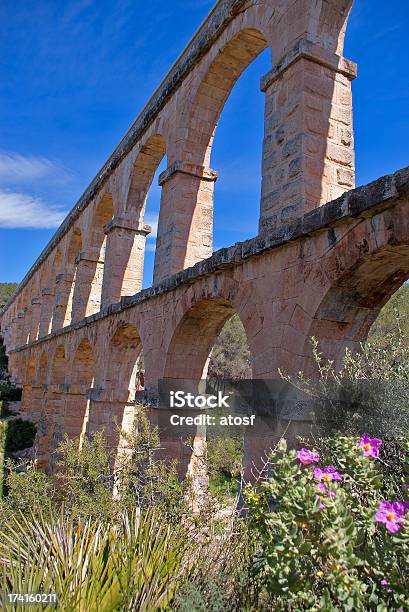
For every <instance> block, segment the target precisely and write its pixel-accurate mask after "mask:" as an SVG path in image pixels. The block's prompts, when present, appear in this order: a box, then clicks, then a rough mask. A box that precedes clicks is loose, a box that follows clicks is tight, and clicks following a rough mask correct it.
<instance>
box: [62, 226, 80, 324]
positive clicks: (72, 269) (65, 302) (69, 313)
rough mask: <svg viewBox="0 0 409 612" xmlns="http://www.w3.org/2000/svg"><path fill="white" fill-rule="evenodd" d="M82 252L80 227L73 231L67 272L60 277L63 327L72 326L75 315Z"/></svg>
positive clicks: (65, 265)
mask: <svg viewBox="0 0 409 612" xmlns="http://www.w3.org/2000/svg"><path fill="white" fill-rule="evenodd" d="M81 250H82V232H81V229H80V228H79V227H75V228H74V229H73V230H72V233H71V237H70V241H69V243H68V248H67V254H66V257H65V260H64V263H63V265H64V268H65V272H64V273H62V274H60V275H59V278H60V282H61V283H62V289H63V290H62V292H61V293H62V304H61V305H62V308H64V306H65V312H64V319H63V325H62V327H66V326H67V325H70V323H71V322H72V321H73V317H74V316H75V313H74V311H73V303H74V292H75V286H76V282H77V270H78V256H79V255H80V253H81Z"/></svg>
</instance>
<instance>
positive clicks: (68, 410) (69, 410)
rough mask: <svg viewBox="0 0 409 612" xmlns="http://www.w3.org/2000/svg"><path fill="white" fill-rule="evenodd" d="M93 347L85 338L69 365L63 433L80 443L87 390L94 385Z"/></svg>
mask: <svg viewBox="0 0 409 612" xmlns="http://www.w3.org/2000/svg"><path fill="white" fill-rule="evenodd" d="M94 377H95V361H94V354H93V347H92V345H91V343H90V341H89V340H88V339H87V338H84V339H83V340H81V342H80V343H79V345H78V347H77V350H76V351H75V355H74V359H73V362H72V366H71V376H70V381H69V382H70V384H69V391H68V393H67V395H66V403H65V411H64V434H66V435H67V436H68V437H69V438H70V439H77V440H78V441H79V444H81V443H82V440H83V439H84V436H85V433H86V431H87V425H88V421H89V411H90V399H89V390H90V389H91V388H92V387H93V386H94Z"/></svg>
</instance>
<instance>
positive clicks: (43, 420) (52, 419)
mask: <svg viewBox="0 0 409 612" xmlns="http://www.w3.org/2000/svg"><path fill="white" fill-rule="evenodd" d="M43 364H44V361H43ZM66 371H67V359H66V352H65V347H64V345H63V344H60V345H58V346H57V347H56V349H55V351H54V353H53V356H52V358H51V359H50V370H49V375H48V385H47V389H46V395H45V397H43V398H42V399H43V401H42V407H41V412H40V418H39V422H38V427H37V437H36V443H35V444H36V453H37V459H38V465H39V467H40V468H41V469H44V470H46V471H47V472H50V471H52V470H53V468H54V465H55V461H56V455H55V449H56V448H57V446H58V445H59V443H60V442H61V441H62V439H63V435H64V433H63V423H64V404H65V393H66V386H65V379H66Z"/></svg>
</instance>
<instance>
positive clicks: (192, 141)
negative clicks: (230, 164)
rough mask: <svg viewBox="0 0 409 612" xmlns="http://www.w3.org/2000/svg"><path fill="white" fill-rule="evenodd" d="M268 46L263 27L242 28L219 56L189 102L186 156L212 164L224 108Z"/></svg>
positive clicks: (207, 164) (192, 160)
mask: <svg viewBox="0 0 409 612" xmlns="http://www.w3.org/2000/svg"><path fill="white" fill-rule="evenodd" d="M267 46H268V43H267V39H266V37H265V36H264V34H262V33H261V32H260V31H259V30H256V29H254V28H248V29H242V30H241V31H239V32H237V33H235V34H234V36H233V37H232V38H231V39H230V41H229V42H228V43H227V44H226V45H225V46H224V47H223V48H222V49H221V50H220V52H219V53H218V54H217V55H216V57H215V58H214V60H213V61H212V63H211V64H210V66H209V68H208V70H207V72H206V74H205V75H204V77H203V79H202V80H201V82H200V85H199V87H198V89H197V92H196V94H195V97H194V98H193V101H190V102H189V104H188V126H189V127H188V138H187V139H186V142H185V143H184V151H183V154H184V159H186V160H188V161H191V162H193V163H195V164H198V165H201V166H209V165H210V156H211V149H212V143H213V139H214V134H215V131H216V128H217V123H218V121H219V118H220V115H221V112H222V110H223V107H224V105H225V103H226V101H227V99H228V97H229V95H230V94H231V92H232V90H233V87H234V85H235V84H236V83H237V81H238V79H239V78H240V76H241V75H242V74H243V72H244V71H245V70H246V68H247V67H248V66H249V65H250V64H251V63H252V62H253V60H255V59H256V57H257V56H258V55H259V54H260V53H262V51H264V50H265V49H266V48H267Z"/></svg>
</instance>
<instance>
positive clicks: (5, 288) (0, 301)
mask: <svg viewBox="0 0 409 612" xmlns="http://www.w3.org/2000/svg"><path fill="white" fill-rule="evenodd" d="M17 287H18V283H0V310H1V309H2V308H3V306H4V305H5V304H6V302H7V300H8V299H9V297H11V296H12V295H13V293H14V292H15V290H16V289H17Z"/></svg>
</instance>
